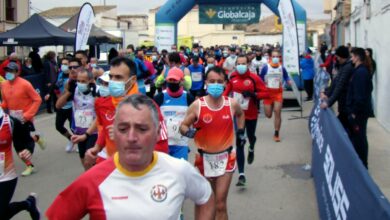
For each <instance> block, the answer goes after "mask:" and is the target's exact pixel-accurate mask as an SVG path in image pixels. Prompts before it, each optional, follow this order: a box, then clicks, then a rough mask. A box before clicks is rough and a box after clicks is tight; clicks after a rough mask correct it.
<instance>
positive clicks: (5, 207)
mask: <svg viewBox="0 0 390 220" xmlns="http://www.w3.org/2000/svg"><path fill="white" fill-rule="evenodd" d="M17 182H18V181H17V178H15V179H13V180H9V181H5V182H0V194H1V196H0V216H6V217H5V219H10V218H11V217H12V216H14V215H15V214H16V213H10V210H9V204H10V202H11V199H12V197H13V195H14V192H15V188H16V184H17Z"/></svg>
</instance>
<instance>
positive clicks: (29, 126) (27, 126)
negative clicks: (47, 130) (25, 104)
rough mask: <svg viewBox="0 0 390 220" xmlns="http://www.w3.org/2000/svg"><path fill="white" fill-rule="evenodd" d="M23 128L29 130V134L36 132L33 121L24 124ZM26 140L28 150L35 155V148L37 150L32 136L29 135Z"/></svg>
mask: <svg viewBox="0 0 390 220" xmlns="http://www.w3.org/2000/svg"><path fill="white" fill-rule="evenodd" d="M22 127H23V129H26V130H27V133H30V132H34V131H35V126H34V124H33V123H32V122H31V121H28V122H25V123H24V124H22ZM24 138H25V139H26V140H24V143H26V149H27V150H28V151H30V152H31V153H34V148H35V142H34V139H32V137H31V135H28V136H26V137H24Z"/></svg>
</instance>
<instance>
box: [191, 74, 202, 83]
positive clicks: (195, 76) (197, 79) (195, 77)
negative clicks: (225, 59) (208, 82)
mask: <svg viewBox="0 0 390 220" xmlns="http://www.w3.org/2000/svg"><path fill="white" fill-rule="evenodd" d="M191 78H192V81H193V82H201V81H202V80H203V74H202V72H193V73H191Z"/></svg>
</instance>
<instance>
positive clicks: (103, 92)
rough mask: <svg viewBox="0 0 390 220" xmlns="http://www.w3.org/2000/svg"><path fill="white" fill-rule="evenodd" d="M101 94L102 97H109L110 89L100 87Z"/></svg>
mask: <svg viewBox="0 0 390 220" xmlns="http://www.w3.org/2000/svg"><path fill="white" fill-rule="evenodd" d="M99 94H100V96H101V97H107V96H109V95H110V89H109V88H108V87H107V86H100V87H99Z"/></svg>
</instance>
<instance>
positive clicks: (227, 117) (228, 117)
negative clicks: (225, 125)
mask: <svg viewBox="0 0 390 220" xmlns="http://www.w3.org/2000/svg"><path fill="white" fill-rule="evenodd" d="M222 118H223V119H230V116H229V115H224V116H222Z"/></svg>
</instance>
